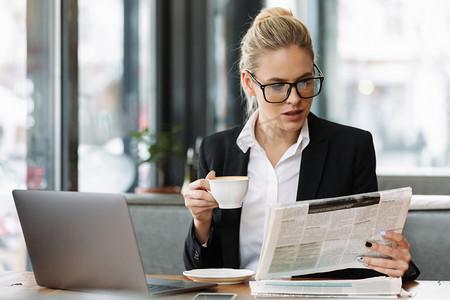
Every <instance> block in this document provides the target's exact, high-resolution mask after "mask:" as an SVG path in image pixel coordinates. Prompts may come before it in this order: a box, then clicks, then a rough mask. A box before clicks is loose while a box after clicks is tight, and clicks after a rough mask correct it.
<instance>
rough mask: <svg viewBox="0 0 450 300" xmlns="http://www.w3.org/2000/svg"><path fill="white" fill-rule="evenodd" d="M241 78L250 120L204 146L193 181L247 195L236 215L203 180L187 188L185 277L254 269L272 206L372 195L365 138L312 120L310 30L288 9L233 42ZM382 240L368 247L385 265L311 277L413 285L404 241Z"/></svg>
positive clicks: (314, 73) (314, 76)
mask: <svg viewBox="0 0 450 300" xmlns="http://www.w3.org/2000/svg"><path fill="white" fill-rule="evenodd" d="M240 72H241V85H242V88H243V90H244V92H245V94H246V96H247V108H248V109H247V113H248V116H249V119H248V121H247V123H246V124H245V126H243V127H242V126H240V127H237V128H233V129H230V130H227V131H223V132H219V133H216V134H213V135H211V136H209V137H206V138H205V139H204V140H203V143H202V145H201V148H200V158H199V178H204V177H205V176H206V178H212V177H214V176H226V175H246V176H249V177H250V178H251V180H250V183H249V190H248V193H247V195H246V197H245V199H244V204H243V207H242V208H241V209H235V210H229V209H227V210H220V209H219V208H217V207H218V204H217V202H216V201H215V200H214V198H213V197H212V195H211V194H210V193H208V192H207V191H208V190H209V184H208V181H207V180H205V179H199V180H197V181H195V182H193V183H191V184H190V185H189V188H188V189H187V191H186V193H185V194H184V198H185V205H186V207H188V208H189V210H190V211H191V213H192V216H193V217H194V220H193V223H192V225H191V228H190V232H189V234H188V236H187V238H186V245H185V253H184V260H185V264H186V268H187V269H193V268H210V267H216V268H217V267H230V268H246V269H253V270H256V266H257V263H258V259H259V254H260V250H261V245H262V240H263V234H264V220H265V215H266V209H267V207H269V206H270V205H272V204H274V203H292V202H295V201H301V200H305V199H315V198H326V197H337V196H343V195H351V194H357V193H364V192H372V191H376V190H377V189H378V186H377V179H376V174H375V152H374V148H373V142H372V136H371V134H370V133H369V132H367V131H363V130H360V129H356V128H352V127H347V126H343V125H339V124H335V123H332V122H329V121H326V120H323V119H320V118H318V117H316V116H315V115H314V114H312V113H310V109H311V105H312V101H313V98H314V96H317V95H318V94H319V93H320V90H321V87H322V81H323V75H322V73H321V71H320V69H319V67H318V66H316V65H315V63H314V50H313V45H312V41H311V37H310V34H309V32H308V29H307V28H306V27H305V25H304V24H303V23H301V22H300V21H299V20H298V19H296V18H294V17H293V16H292V14H291V13H290V12H289V11H287V10H285V9H282V8H272V9H264V10H262V11H261V12H260V14H259V15H258V16H257V17H256V18H255V20H254V22H253V24H252V26H251V27H250V29H249V30H248V32H247V33H246V35H245V36H244V37H243V40H242V42H241V61H240ZM385 237H386V238H388V239H391V240H394V241H396V242H397V244H398V247H397V248H396V249H394V248H391V247H387V246H383V245H378V244H376V243H372V244H370V243H367V244H366V246H370V248H371V249H373V250H375V251H379V252H381V253H383V254H386V255H388V256H390V257H391V259H382V258H370V257H364V258H363V261H361V263H364V264H366V265H367V266H368V267H369V268H370V269H372V270H373V271H371V270H368V269H354V270H349V269H347V270H340V271H335V272H331V273H322V274H316V276H315V277H318V276H326V277H330V276H332V277H339V278H362V277H368V276H375V275H377V274H379V273H377V272H381V273H384V274H387V275H390V276H396V277H400V276H404V278H408V279H413V278H415V277H417V275H418V270H417V269H416V268H415V267H414V266H413V265H412V263H411V264H410V257H411V256H410V253H409V245H408V243H407V241H406V240H405V238H404V237H403V236H402V235H401V234H397V233H393V232H387V233H386V236H385ZM360 260H361V259H360ZM410 265H411V267H410ZM408 269H409V271H408ZM407 271H408V272H407Z"/></svg>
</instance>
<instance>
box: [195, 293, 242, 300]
mask: <svg viewBox="0 0 450 300" xmlns="http://www.w3.org/2000/svg"><path fill="white" fill-rule="evenodd" d="M236 297H237V294H233V293H198V294H197V295H195V297H194V298H192V300H194V299H195V300H231V299H235V298H236Z"/></svg>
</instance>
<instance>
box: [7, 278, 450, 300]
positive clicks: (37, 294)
mask: <svg viewBox="0 0 450 300" xmlns="http://www.w3.org/2000/svg"><path fill="white" fill-rule="evenodd" d="M148 276H150V277H160V278H169V279H182V280H189V279H188V278H187V277H185V276H181V275H165V276H163V275H148ZM403 288H404V289H405V290H407V291H409V292H411V293H412V295H413V299H420V300H423V299H430V300H440V299H450V281H422V280H419V281H412V282H408V283H406V284H405V285H404V286H403ZM206 292H213V293H219V292H220V293H236V294H238V299H253V298H252V296H251V295H250V287H249V285H248V283H241V284H232V285H220V286H218V287H216V288H213V289H210V290H207V291H206ZM197 293H198V291H197V292H191V293H184V294H178V295H174V296H170V297H164V298H163V299H169V298H170V299H172V298H173V299H192V297H194V296H195V295H196V294H197ZM11 298H15V299H21V298H25V299H36V298H39V299H47V298H48V299H53V298H58V299H60V298H68V299H87V300H88V299H95V300H97V299H133V298H136V299H143V298H141V297H137V296H134V295H129V294H127V295H124V294H117V293H115V294H101V293H94V292H93V293H86V292H76V291H66V290H57V289H48V288H43V287H40V286H38V285H37V284H36V281H35V279H34V275H33V273H31V272H5V271H0V299H11ZM261 299H264V298H261ZM289 299H292V298H289ZM298 299H310V298H298ZM311 299H315V300H317V298H311ZM339 299H343V298H339ZM353 299H354V298H353Z"/></svg>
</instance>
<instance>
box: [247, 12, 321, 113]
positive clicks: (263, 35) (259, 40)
mask: <svg viewBox="0 0 450 300" xmlns="http://www.w3.org/2000/svg"><path fill="white" fill-rule="evenodd" d="M291 45H297V46H298V47H300V48H303V49H307V50H308V51H309V52H310V53H311V58H312V59H313V61H314V49H313V44H312V39H311V35H310V34H309V31H308V28H306V26H305V25H304V24H303V23H302V22H301V21H300V20H298V19H296V18H294V16H293V15H292V12H290V11H289V10H287V9H284V8H281V7H273V8H268V9H267V8H266V9H262V10H261V11H260V13H259V14H258V15H257V16H256V18H255V20H254V21H253V23H252V26H251V27H250V28H249V29H248V31H247V33H246V34H245V35H244V37H243V38H242V41H241V59H240V61H239V70H240V72H241V74H242V72H243V71H245V70H248V71H250V72H255V70H256V69H257V68H258V62H259V60H258V58H259V56H260V55H261V53H263V52H264V51H267V50H277V49H280V48H286V47H289V46H291ZM241 87H243V84H242V76H241ZM244 93H245V96H246V98H247V105H246V106H247V111H246V115H247V118H249V117H250V116H251V114H252V113H253V112H254V111H255V110H256V108H257V107H258V105H257V102H256V97H254V96H251V95H249V94H247V93H246V92H245V90H244Z"/></svg>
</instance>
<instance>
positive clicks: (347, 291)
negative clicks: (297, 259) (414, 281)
mask: <svg viewBox="0 0 450 300" xmlns="http://www.w3.org/2000/svg"><path fill="white" fill-rule="evenodd" d="M250 288H251V291H252V292H251V294H252V296H254V297H294V296H297V297H298V296H302V297H333V298H337V297H345V298H349V297H352V298H358V299H362V298H371V299H373V298H374V297H376V298H377V299H378V298H397V297H398V296H400V297H410V296H411V295H410V294H409V293H408V292H406V291H405V290H403V289H402V279H401V278H395V277H384V276H382V277H373V278H367V279H359V280H259V281H250Z"/></svg>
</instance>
